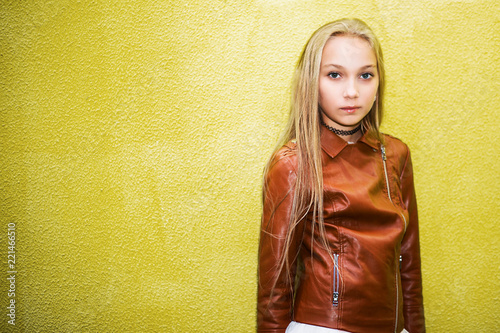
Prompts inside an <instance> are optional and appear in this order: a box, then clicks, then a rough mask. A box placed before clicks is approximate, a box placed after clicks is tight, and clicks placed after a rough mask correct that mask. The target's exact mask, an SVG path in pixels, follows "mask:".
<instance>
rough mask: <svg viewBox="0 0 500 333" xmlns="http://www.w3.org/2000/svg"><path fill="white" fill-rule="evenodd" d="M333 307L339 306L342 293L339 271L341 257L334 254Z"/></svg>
mask: <svg viewBox="0 0 500 333" xmlns="http://www.w3.org/2000/svg"><path fill="white" fill-rule="evenodd" d="M333 261H334V264H333V306H335V307H336V306H339V292H340V271H339V255H338V253H334V254H333Z"/></svg>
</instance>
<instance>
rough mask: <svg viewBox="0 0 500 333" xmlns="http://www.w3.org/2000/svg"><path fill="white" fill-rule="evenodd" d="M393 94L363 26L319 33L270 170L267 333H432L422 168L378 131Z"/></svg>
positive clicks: (263, 283)
mask: <svg viewBox="0 0 500 333" xmlns="http://www.w3.org/2000/svg"><path fill="white" fill-rule="evenodd" d="M383 97H384V63H383V58H382V50H381V48H380V43H379V41H378V40H377V38H376V37H375V35H374V34H373V32H372V30H371V29H370V28H369V27H368V26H367V25H366V24H365V23H364V22H362V21H360V20H357V19H343V20H339V21H335V22H332V23H329V24H327V25H325V26H323V27H321V28H320V29H318V30H317V31H316V32H315V33H314V34H313V35H312V37H311V39H310V40H309V41H308V43H307V45H306V46H305V49H304V51H303V52H302V55H301V57H300V60H299V63H298V65H297V68H296V71H295V75H294V83H293V90H292V102H291V113H290V118H289V122H288V125H287V127H286V130H285V134H284V136H283V139H282V141H281V144H280V146H279V148H278V149H277V150H276V151H275V152H274V154H273V156H272V158H271V159H270V161H269V162H268V164H267V166H266V169H265V176H264V189H263V216H262V226H261V238H260V247H259V285H258V306H257V307H258V314H257V316H258V319H257V321H258V323H257V326H258V332H285V331H286V332H287V333H297V332H325V333H326V332H352V333H355V332H361V333H366V332H369V333H373V332H375V333H376V332H394V333H399V332H406V331H408V332H410V333H419V332H425V324H424V311H423V301H422V282H421V272H420V250H419V236H418V217H417V204H416V199H415V192H414V185H413V171H412V162H411V158H410V151H409V150H408V147H407V146H406V144H404V143H403V142H401V141H400V140H398V139H396V138H394V137H392V136H389V135H386V134H382V133H380V131H379V127H380V122H381V120H382V107H383Z"/></svg>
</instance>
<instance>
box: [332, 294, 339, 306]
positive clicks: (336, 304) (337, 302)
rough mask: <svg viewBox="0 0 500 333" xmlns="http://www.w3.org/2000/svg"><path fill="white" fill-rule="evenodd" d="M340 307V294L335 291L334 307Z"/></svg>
mask: <svg viewBox="0 0 500 333" xmlns="http://www.w3.org/2000/svg"><path fill="white" fill-rule="evenodd" d="M338 305H339V292H338V291H335V292H334V293H333V306H338Z"/></svg>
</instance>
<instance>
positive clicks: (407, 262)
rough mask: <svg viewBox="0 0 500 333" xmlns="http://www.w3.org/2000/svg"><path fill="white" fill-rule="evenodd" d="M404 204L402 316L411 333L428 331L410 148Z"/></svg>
mask: <svg viewBox="0 0 500 333" xmlns="http://www.w3.org/2000/svg"><path fill="white" fill-rule="evenodd" d="M401 190H402V196H403V202H404V204H405V206H406V208H407V210H408V215H409V221H408V226H407V229H406V234H405V236H404V238H403V242H402V244H401V255H402V263H401V284H402V289H403V314H404V320H405V329H406V330H408V332H410V333H422V332H425V320H424V304H423V297H422V274H421V270H420V244H419V235H418V233H419V231H418V214H417V200H416V197H415V187H414V184H413V167H412V163H411V156H410V151H409V149H408V150H407V155H406V161H405V165H404V168H403V173H402V175H401Z"/></svg>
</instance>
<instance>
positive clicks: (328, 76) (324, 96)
mask: <svg viewBox="0 0 500 333" xmlns="http://www.w3.org/2000/svg"><path fill="white" fill-rule="evenodd" d="M378 82H379V77H378V72H377V58H376V57H375V53H374V52H373V50H372V48H371V47H370V44H369V43H368V42H367V41H366V40H364V39H362V38H359V37H348V36H336V37H332V38H330V39H329V40H328V41H327V42H326V44H325V47H324V48H323V55H322V58H321V67H320V72H319V82H318V84H319V105H320V107H321V111H322V117H323V121H324V122H325V123H326V124H327V125H329V126H332V127H335V128H337V129H341V130H351V129H353V128H356V127H357V126H358V125H359V124H360V123H361V121H362V120H363V118H364V117H365V116H366V115H367V114H368V112H369V111H370V109H371V107H372V106H373V103H374V101H375V97H376V95H377V89H378Z"/></svg>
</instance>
